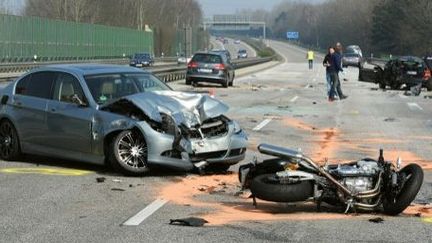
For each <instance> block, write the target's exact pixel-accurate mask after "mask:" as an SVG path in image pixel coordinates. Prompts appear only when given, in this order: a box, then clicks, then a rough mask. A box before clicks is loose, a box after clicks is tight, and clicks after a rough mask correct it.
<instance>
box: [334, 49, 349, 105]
mask: <svg viewBox="0 0 432 243" xmlns="http://www.w3.org/2000/svg"><path fill="white" fill-rule="evenodd" d="M338 50H342V45H341V44H340V43H337V44H336V51H335V53H333V55H331V59H330V60H331V62H330V64H332V65H331V66H330V68H329V71H330V78H331V82H332V83H333V85H332V88H331V89H330V96H329V101H330V102H332V101H334V98H335V95H336V92H337V95H338V96H339V99H340V100H343V99H346V98H348V96H345V95H344V94H343V92H342V88H341V84H340V80H339V73H340V72H343V69H342V56H341V54H340V52H338Z"/></svg>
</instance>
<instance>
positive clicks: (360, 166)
mask: <svg viewBox="0 0 432 243" xmlns="http://www.w3.org/2000/svg"><path fill="white" fill-rule="evenodd" d="M380 171H381V167H380V166H379V165H378V164H377V162H376V161H373V160H361V161H358V162H357V163H356V164H350V165H338V167H337V168H335V169H332V170H330V173H332V174H334V175H337V176H338V177H339V178H341V179H340V182H341V183H342V184H343V185H345V186H346V187H347V188H348V189H349V190H351V191H354V192H362V191H367V190H371V189H372V188H373V186H374V184H373V183H374V181H375V178H376V176H377V175H378V174H379V172H380Z"/></svg>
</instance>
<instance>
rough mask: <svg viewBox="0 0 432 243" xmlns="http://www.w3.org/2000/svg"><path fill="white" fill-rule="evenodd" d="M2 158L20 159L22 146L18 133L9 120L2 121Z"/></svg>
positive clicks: (0, 139)
mask: <svg viewBox="0 0 432 243" xmlns="http://www.w3.org/2000/svg"><path fill="white" fill-rule="evenodd" d="M0 141H1V144H0V158H1V159H3V160H6V161H14V160H17V159H19V157H20V155H21V147H20V142H19V137H18V133H17V131H16V129H15V127H14V125H13V124H12V122H10V121H9V120H3V121H2V122H1V123H0Z"/></svg>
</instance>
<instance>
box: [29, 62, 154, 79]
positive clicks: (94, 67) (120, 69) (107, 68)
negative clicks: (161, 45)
mask: <svg viewBox="0 0 432 243" xmlns="http://www.w3.org/2000/svg"><path fill="white" fill-rule="evenodd" d="M34 71H64V72H70V73H75V74H78V75H82V76H86V75H92V74H108V73H137V72H141V73H150V72H148V71H144V70H142V69H139V68H135V67H129V66H122V65H111V64H91V63H78V64H56V65H47V66H43V67H40V68H37V69H35V70H34Z"/></svg>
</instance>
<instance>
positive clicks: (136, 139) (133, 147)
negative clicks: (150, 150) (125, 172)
mask: <svg viewBox="0 0 432 243" xmlns="http://www.w3.org/2000/svg"><path fill="white" fill-rule="evenodd" d="M116 149H117V153H118V158H119V160H120V161H119V162H120V163H123V164H124V165H126V166H130V167H132V168H136V169H139V168H143V167H147V144H146V143H145V141H144V139H143V138H142V137H141V136H139V135H136V134H134V133H133V132H132V131H127V132H124V133H122V136H121V137H120V138H119V139H118V142H117V148H116Z"/></svg>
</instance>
